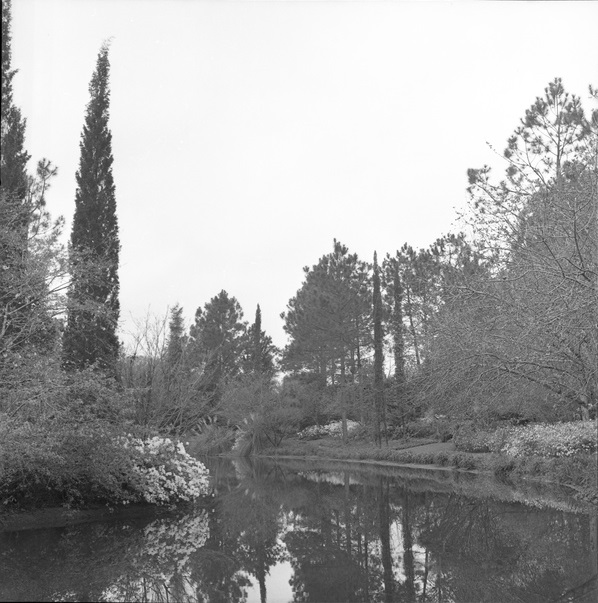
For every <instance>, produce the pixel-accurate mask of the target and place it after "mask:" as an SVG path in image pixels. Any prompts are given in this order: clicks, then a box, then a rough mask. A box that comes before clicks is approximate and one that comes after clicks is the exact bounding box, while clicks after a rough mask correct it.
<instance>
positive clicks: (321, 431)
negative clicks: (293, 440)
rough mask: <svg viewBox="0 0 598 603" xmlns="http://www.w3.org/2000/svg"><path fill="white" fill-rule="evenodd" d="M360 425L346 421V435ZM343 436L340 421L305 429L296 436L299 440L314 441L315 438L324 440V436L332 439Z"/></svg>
mask: <svg viewBox="0 0 598 603" xmlns="http://www.w3.org/2000/svg"><path fill="white" fill-rule="evenodd" d="M359 426H360V424H359V423H358V422H357V421H347V433H348V434H350V433H351V432H353V431H355V430H356V429H357V428H358V427H359ZM342 435H343V423H342V421H333V422H332V423H328V425H312V426H311V427H306V428H305V429H303V430H302V431H300V432H299V433H298V434H297V437H298V438H299V439H300V440H315V439H317V438H325V437H326V436H332V437H334V438H339V437H342Z"/></svg>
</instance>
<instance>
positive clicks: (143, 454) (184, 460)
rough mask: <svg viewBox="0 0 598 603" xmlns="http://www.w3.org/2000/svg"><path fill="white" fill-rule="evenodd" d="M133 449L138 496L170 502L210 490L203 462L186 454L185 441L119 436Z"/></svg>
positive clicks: (198, 495)
mask: <svg viewBox="0 0 598 603" xmlns="http://www.w3.org/2000/svg"><path fill="white" fill-rule="evenodd" d="M120 443H121V445H122V446H123V448H125V449H127V450H129V451H131V452H132V453H133V458H134V465H133V474H134V475H135V477H136V479H135V480H134V481H135V484H134V486H135V489H136V490H137V492H138V495H139V498H140V500H143V501H145V502H148V503H153V504H171V503H175V502H180V501H191V500H195V499H196V498H198V497H200V496H206V495H207V494H208V493H209V473H208V470H207V469H206V468H205V466H204V465H203V463H201V462H200V461H198V460H197V459H194V458H193V457H192V456H190V455H189V454H187V452H186V451H185V447H184V445H183V444H182V443H181V442H179V443H178V444H175V443H174V442H173V441H172V440H170V439H169V438H161V437H158V436H156V437H153V438H150V439H147V440H141V439H139V438H134V437H132V436H130V435H128V436H126V437H122V438H120Z"/></svg>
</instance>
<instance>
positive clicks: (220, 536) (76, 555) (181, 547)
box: [0, 460, 596, 603]
mask: <svg viewBox="0 0 598 603" xmlns="http://www.w3.org/2000/svg"><path fill="white" fill-rule="evenodd" d="M211 465H212V466H211V467H210V469H211V471H212V475H214V476H216V477H215V480H216V481H215V492H216V495H215V497H214V500H213V501H212V502H211V503H210V506H209V507H206V508H200V507H189V508H188V509H186V510H181V511H178V512H173V513H172V514H170V515H167V516H160V517H158V518H151V517H150V518H146V519H138V520H135V521H123V520H119V521H116V520H115V521H111V522H98V523H90V524H85V525H79V526H73V527H70V528H61V529H52V530H35V531H33V530H30V531H23V532H10V533H4V534H0V600H55V601H58V600H62V601H67V600H73V601H74V600H76V601H83V600H87V601H89V600H104V601H109V600H112V601H115V600H118V601H120V600H127V601H169V602H172V601H185V602H187V601H188V602H193V601H210V602H214V603H220V602H221V603H228V602H235V601H247V600H248V598H249V599H250V600H252V601H258V600H259V601H261V602H262V603H264V602H266V601H267V600H268V599H270V600H280V598H281V597H283V596H286V595H287V593H288V598H292V600H293V601H296V602H299V601H330V602H334V601H347V602H350V601H384V602H391V601H403V602H406V603H441V602H449V601H454V602H463V603H466V602H471V601H476V602H478V601H479V602H486V601H487V602H492V603H496V602H500V601H532V602H536V601H537V602H544V601H562V602H565V601H582V602H583V601H594V600H595V597H596V535H595V530H596V518H595V516H592V515H590V514H588V513H585V512H582V511H580V510H577V512H564V511H561V510H551V509H549V508H547V509H543V510H540V509H537V508H534V507H533V506H528V505H523V504H520V503H512V502H501V501H499V500H494V499H491V498H488V497H486V496H484V494H483V492H480V493H479V495H473V494H472V493H473V492H475V485H476V484H475V482H472V484H469V483H464V484H461V485H459V484H455V483H452V482H449V481H447V480H446V479H444V481H443V479H440V478H439V479H438V480H436V481H434V480H430V479H429V478H428V479H425V478H422V477H421V476H419V477H418V476H415V477H413V476H411V477H410V476H409V475H407V476H406V475H403V476H401V477H400V478H397V477H396V475H393V473H392V472H389V471H386V472H381V471H374V470H371V469H370V470H365V469H362V470H360V471H358V472H357V471H355V470H354V469H353V470H351V471H338V470H333V471H328V472H325V471H316V470H311V469H309V466H308V465H307V464H305V463H298V462H295V463H291V462H287V463H285V464H279V465H276V464H273V463H267V462H258V463H250V462H248V461H246V460H239V461H235V463H234V465H233V464H231V463H230V462H228V461H218V462H217V463H216V462H214V463H211ZM384 473H386V474H384ZM427 475H428V476H429V475H430V474H429V473H428V474H427ZM462 479H465V478H462ZM457 486H459V487H457ZM462 486H466V487H467V488H469V489H470V490H467V491H468V492H469V494H468V495H465V494H463V489H464V488H463V487H462ZM538 500H540V499H538ZM538 500H536V501H535V503H536V505H537V504H539V503H538ZM542 500H544V504H548V503H546V500H549V499H542ZM573 510H574V508H573V507H572V511H573ZM273 568H282V569H284V570H285V571H287V570H288V577H287V578H286V589H282V590H281V585H280V583H278V582H276V580H274V578H273V577H272V570H273Z"/></svg>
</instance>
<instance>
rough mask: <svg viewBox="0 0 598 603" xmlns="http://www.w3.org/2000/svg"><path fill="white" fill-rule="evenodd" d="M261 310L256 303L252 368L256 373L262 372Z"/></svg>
mask: <svg viewBox="0 0 598 603" xmlns="http://www.w3.org/2000/svg"><path fill="white" fill-rule="evenodd" d="M261 335H262V310H261V308H260V305H259V304H258V305H257V309H256V311H255V322H254V323H253V342H252V343H253V370H254V371H255V372H256V373H261V372H262V346H261Z"/></svg>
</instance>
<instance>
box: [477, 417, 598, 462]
mask: <svg viewBox="0 0 598 603" xmlns="http://www.w3.org/2000/svg"><path fill="white" fill-rule="evenodd" d="M597 439H598V437H597V431H596V423H595V422H593V421H576V422H572V423H553V424H543V423H538V424H536V425H526V426H524V427H504V428H501V429H497V430H496V431H495V432H494V434H493V435H492V436H491V437H490V440H489V442H488V445H489V448H490V450H491V451H492V452H498V453H501V454H506V455H508V456H511V457H525V456H540V457H563V456H572V455H574V454H580V453H592V452H596V450H597V445H596V443H597Z"/></svg>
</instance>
